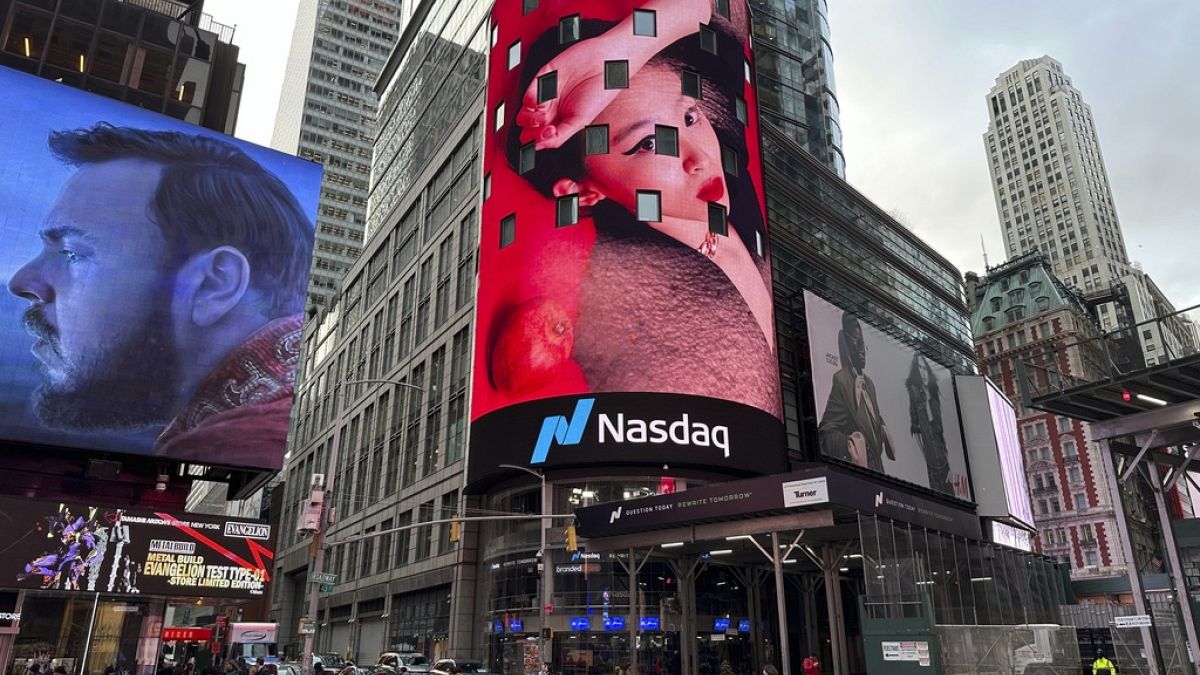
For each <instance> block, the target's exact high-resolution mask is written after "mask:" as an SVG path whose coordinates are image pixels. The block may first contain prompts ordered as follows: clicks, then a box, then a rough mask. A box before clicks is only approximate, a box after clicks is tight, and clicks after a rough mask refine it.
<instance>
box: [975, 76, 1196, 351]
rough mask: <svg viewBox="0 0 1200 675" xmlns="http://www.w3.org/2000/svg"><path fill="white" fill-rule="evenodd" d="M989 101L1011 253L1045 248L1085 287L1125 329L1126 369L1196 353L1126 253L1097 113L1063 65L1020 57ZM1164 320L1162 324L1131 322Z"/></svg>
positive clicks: (1059, 272) (1114, 324) (995, 185)
mask: <svg viewBox="0 0 1200 675" xmlns="http://www.w3.org/2000/svg"><path fill="white" fill-rule="evenodd" d="M987 106H988V112H989V122H988V130H987V132H985V133H984V136H983V138H984V144H985V146H986V147H987V154H988V168H989V171H990V172H991V178H992V190H993V192H994V193H995V197H996V211H997V213H998V215H999V220H1000V225H1001V227H1002V228H1003V233H1004V251H1005V254H1006V257H1008V258H1010V259H1011V258H1013V257H1016V256H1019V255H1022V254H1025V253H1030V252H1034V251H1037V252H1041V253H1042V254H1043V255H1045V256H1046V257H1048V258H1049V260H1050V263H1051V265H1052V267H1053V272H1054V275H1055V276H1057V277H1058V278H1059V279H1062V281H1063V283H1065V284H1067V285H1068V286H1074V287H1075V288H1078V289H1079V290H1080V291H1082V293H1083V296H1084V298H1085V300H1086V301H1087V304H1088V305H1089V306H1090V307H1093V308H1095V313H1096V315H1097V318H1098V319H1099V321H1100V326H1101V328H1102V329H1104V330H1105V331H1110V330H1114V329H1117V328H1122V329H1128V330H1127V334H1126V335H1125V342H1126V343H1128V344H1126V345H1125V348H1120V347H1118V350H1119V351H1123V352H1124V356H1123V357H1122V358H1123V359H1124V360H1123V361H1122V363H1123V364H1125V365H1124V366H1122V367H1141V366H1143V365H1145V366H1153V365H1155V364H1157V363H1162V362H1163V361H1165V360H1167V359H1169V358H1172V357H1173V356H1175V357H1177V356H1180V355H1184V354H1190V353H1192V352H1193V351H1195V349H1196V345H1195V344H1194V343H1193V341H1192V340H1191V339H1190V335H1189V332H1190V328H1189V327H1188V326H1187V321H1186V319H1185V318H1184V317H1182V316H1177V315H1176V313H1175V308H1174V307H1173V306H1172V305H1171V303H1170V301H1169V300H1168V299H1167V298H1166V297H1165V295H1163V293H1162V291H1161V290H1159V288H1158V286H1157V285H1156V284H1155V283H1154V281H1153V280H1152V279H1151V277H1150V275H1149V274H1147V273H1145V272H1143V271H1142V269H1141V267H1140V266H1139V265H1138V264H1136V263H1132V262H1131V261H1130V260H1129V254H1128V252H1127V250H1126V247H1125V238H1124V235H1123V233H1122V232H1121V223H1120V221H1119V220H1118V218H1117V212H1116V207H1115V206H1114V205H1113V196H1112V187H1111V186H1110V185H1109V182H1108V171H1107V170H1106V169H1105V166H1104V157H1103V155H1102V154H1101V152H1100V139H1099V136H1098V135H1097V133H1096V126H1095V123H1094V122H1093V121H1092V110H1091V108H1090V107H1088V105H1087V104H1086V103H1084V102H1083V97H1082V96H1081V95H1080V93H1079V90H1078V89H1076V88H1075V87H1074V86H1073V85H1072V84H1071V78H1069V77H1067V75H1066V73H1064V72H1063V68H1062V64H1061V63H1059V62H1058V61H1056V60H1054V59H1052V58H1050V57H1049V56H1042V57H1039V58H1036V59H1026V60H1023V61H1021V62H1020V63H1018V64H1017V65H1015V66H1013V67H1012V68H1009V69H1008V70H1006V71H1005V72H1003V73H1001V75H1000V76H999V77H997V78H996V84H995V86H993V87H992V89H991V91H990V92H988V96H987ZM1159 318H1161V319H1163V321H1164V325H1166V327H1167V329H1166V330H1165V331H1163V330H1160V328H1159V326H1158V325H1157V324H1155V325H1153V326H1145V327H1142V328H1141V329H1138V330H1136V331H1135V330H1134V329H1133V326H1134V325H1135V324H1139V325H1140V324H1142V323H1145V322H1149V321H1151V320H1153V319H1159Z"/></svg>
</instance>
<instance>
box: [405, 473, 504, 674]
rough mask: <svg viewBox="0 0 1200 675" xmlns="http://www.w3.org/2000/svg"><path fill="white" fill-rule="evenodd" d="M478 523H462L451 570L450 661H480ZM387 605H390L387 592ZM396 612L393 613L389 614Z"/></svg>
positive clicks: (476, 502) (475, 500)
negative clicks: (460, 535)
mask: <svg viewBox="0 0 1200 675" xmlns="http://www.w3.org/2000/svg"><path fill="white" fill-rule="evenodd" d="M480 501H481V500H480V499H479V498H478V497H471V498H468V499H467V501H466V502H465V503H466V504H467V505H468V507H478V506H479V502H480ZM481 527H482V524H481V523H479V522H474V523H472V522H470V521H467V522H464V523H463V528H462V538H461V540H460V541H459V543H458V561H457V562H458V564H457V565H455V569H454V585H453V586H452V587H451V591H450V593H451V594H450V653H449V657H450V658H452V659H480V660H483V657H484V654H483V648H482V646H481V645H480V639H481V637H482V633H483V628H482V624H481V623H480V617H481V616H482V612H481V611H480V608H479V606H478V604H477V602H476V600H477V599H478V598H479V597H480V596H479V594H478V593H477V592H476V590H477V589H476V584H477V582H478V574H479V572H478V562H479V530H480V528H481ZM388 604H389V606H390V604H391V597H390V592H389V598H388ZM391 611H395V610H391Z"/></svg>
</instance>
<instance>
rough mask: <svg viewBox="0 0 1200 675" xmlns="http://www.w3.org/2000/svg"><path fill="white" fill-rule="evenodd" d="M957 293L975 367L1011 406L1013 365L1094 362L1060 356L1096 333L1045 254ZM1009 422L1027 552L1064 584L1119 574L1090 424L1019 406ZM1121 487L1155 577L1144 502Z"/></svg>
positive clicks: (1076, 370)
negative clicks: (1066, 576) (1016, 451)
mask: <svg viewBox="0 0 1200 675" xmlns="http://www.w3.org/2000/svg"><path fill="white" fill-rule="evenodd" d="M967 295H968V302H969V303H970V304H971V323H972V332H973V334H974V335H975V352H976V354H977V356H978V359H979V363H980V366H981V368H982V370H983V372H984V373H985V374H986V375H987V376H988V377H990V378H991V379H992V380H993V381H994V382H995V383H996V384H998V385H1000V386H1001V387H1002V388H1003V390H1004V391H1005V393H1006V394H1008V396H1009V397H1010V398H1011V399H1012V400H1013V401H1016V402H1019V401H1020V400H1021V391H1020V389H1019V385H1018V381H1019V380H1020V378H1021V377H1023V376H1025V375H1023V374H1022V372H1021V370H1022V365H1021V364H1022V363H1023V362H1029V363H1033V364H1038V363H1041V362H1043V361H1044V359H1046V358H1049V357H1048V356H1047V353H1048V351H1050V350H1053V351H1054V352H1055V353H1057V354H1059V356H1058V358H1059V363H1058V368H1059V369H1061V371H1062V372H1064V373H1068V374H1072V375H1075V376H1078V377H1085V378H1086V377H1087V376H1088V374H1087V373H1086V372H1084V371H1085V369H1086V368H1088V367H1089V366H1090V364H1095V363H1098V362H1099V360H1098V359H1096V358H1093V357H1092V355H1088V354H1084V353H1083V350H1084V347H1082V346H1077V347H1076V348H1074V349H1066V350H1065V351H1064V348H1066V347H1068V346H1069V345H1072V344H1076V343H1078V342H1080V341H1083V340H1087V339H1089V338H1093V337H1097V336H1099V335H1100V329H1099V326H1098V325H1097V323H1096V320H1095V318H1094V317H1093V316H1092V315H1091V314H1090V313H1089V312H1088V309H1087V307H1086V305H1085V304H1084V301H1083V299H1082V296H1081V295H1080V294H1079V292H1078V291H1076V290H1075V289H1073V288H1069V287H1067V286H1066V285H1065V284H1064V283H1063V282H1062V281H1061V280H1059V278H1058V277H1056V276H1055V275H1054V273H1053V272H1052V271H1051V263H1050V260H1049V259H1048V258H1046V256H1044V255H1042V254H1039V253H1032V254H1027V255H1023V256H1019V257H1017V258H1014V259H1012V260H1010V261H1009V262H1007V263H1004V264H1002V265H999V266H997V267H993V268H991V269H989V270H988V273H987V275H986V276H984V277H978V276H976V275H974V274H970V273H969V274H968V275H967ZM1026 372H1027V373H1028V374H1030V375H1031V376H1033V377H1038V376H1044V373H1042V374H1039V373H1037V372H1036V370H1029V371H1026ZM1017 421H1018V425H1019V427H1020V433H1021V448H1022V453H1023V456H1024V459H1025V473H1026V477H1027V479H1028V484H1029V492H1030V501H1031V503H1032V505H1033V513H1034V519H1035V524H1036V526H1037V530H1038V531H1037V535H1036V539H1035V541H1036V546H1037V550H1038V551H1040V552H1041V553H1044V554H1045V555H1048V556H1051V557H1054V558H1057V559H1059V560H1061V561H1062V562H1064V563H1068V564H1070V566H1071V577H1072V578H1074V579H1087V578H1101V577H1111V576H1116V575H1120V574H1124V570H1125V566H1126V561H1125V559H1124V555H1123V553H1122V550H1121V544H1120V542H1119V541H1117V540H1116V536H1117V535H1116V532H1117V528H1116V523H1115V514H1114V510H1113V502H1112V495H1110V494H1109V488H1108V478H1107V476H1106V475H1105V473H1104V472H1105V468H1104V464H1103V462H1102V460H1101V457H1100V455H1099V449H1098V448H1097V447H1096V445H1095V444H1094V443H1092V442H1091V432H1090V425H1089V424H1088V423H1086V422H1082V421H1080V420H1075V419H1071V418H1067V417H1060V416H1057V415H1052V414H1049V413H1045V412H1042V411H1039V410H1033V409H1029V408H1025V407H1023V406H1018V409H1017ZM1128 489H1129V490H1130V491H1131V493H1130V494H1127V495H1126V496H1125V508H1126V509H1127V511H1128V513H1129V521H1130V523H1129V525H1130V535H1131V536H1132V537H1133V540H1134V542H1133V543H1134V554H1135V557H1136V558H1137V559H1138V566H1139V568H1140V569H1142V570H1145V571H1157V570H1155V569H1154V567H1155V566H1156V563H1155V556H1156V551H1157V550H1158V546H1157V537H1156V535H1155V533H1154V531H1153V530H1152V528H1151V525H1150V522H1151V520H1153V519H1151V518H1150V517H1149V516H1150V513H1149V510H1148V507H1147V502H1146V500H1145V499H1143V498H1142V497H1143V495H1140V494H1138V493H1137V490H1138V488H1137V487H1136V486H1135V485H1130V487H1129V488H1128Z"/></svg>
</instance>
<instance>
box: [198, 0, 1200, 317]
mask: <svg viewBox="0 0 1200 675" xmlns="http://www.w3.org/2000/svg"><path fill="white" fill-rule="evenodd" d="M481 1H482V0H481ZM205 11H206V12H208V13H209V14H212V15H213V17H214V18H215V19H216V20H217V21H220V22H222V23H228V24H236V25H237V33H236V37H235V42H236V43H237V44H238V45H239V46H240V47H241V54H242V61H243V62H245V63H246V64H247V66H246V80H247V82H246V91H245V95H244V97H243V99H242V107H241V113H240V117H239V123H238V134H237V135H238V136H239V137H241V138H245V139H247V140H250V141H254V142H256V143H262V144H264V145H265V144H268V143H269V142H270V138H271V129H272V126H273V122H274V116H275V110H276V107H277V105H278V100H279V88H280V84H281V82H282V80H283V69H284V64H285V63H286V60H287V51H288V45H289V43H290V38H291V30H292V26H293V23H294V21H295V13H296V0H273V1H272V2H269V3H265V2H248V1H247V0H207V1H206V3H205ZM829 11H830V16H829V22H830V26H831V30H832V33H833V55H834V71H835V78H836V80H837V88H838V99H839V101H840V102H841V109H842V116H841V121H842V130H843V136H844V143H845V145H844V149H845V152H846V167H847V178H848V179H849V181H850V182H851V183H853V184H854V185H855V187H857V188H858V189H859V190H860V191H862V192H863V193H864V194H866V195H867V196H868V197H870V198H871V199H872V200H874V201H875V202H876V203H877V204H879V205H880V206H881V207H882V208H884V209H885V210H887V211H889V212H892V213H893V214H895V215H897V216H898V217H899V218H900V219H901V220H902V221H903V222H905V223H906V224H908V225H909V226H910V227H912V228H913V230H914V231H916V232H917V233H918V234H919V235H920V236H921V237H923V238H924V239H925V240H926V241H928V242H929V243H930V244H932V245H933V246H934V248H936V249H937V250H938V251H940V252H941V253H942V254H943V255H945V256H946V257H947V258H949V259H950V261H951V262H952V263H954V264H955V265H956V266H958V267H959V268H960V269H961V270H962V271H967V270H976V271H982V269H983V253H982V248H981V245H980V237H981V236H982V237H983V240H984V242H986V246H987V252H988V259H989V262H991V263H992V264H993V265H995V264H997V263H999V262H1001V261H1002V260H1003V259H1004V247H1003V244H1002V243H1001V238H1000V226H999V223H998V220H997V217H996V207H995V202H994V200H993V198H992V191H991V187H990V185H989V179H988V173H987V164H986V158H985V155H984V150H983V140H982V134H983V132H984V130H985V129H986V128H987V110H986V108H985V106H984V97H985V96H986V95H987V92H988V90H989V89H990V88H991V86H992V84H993V83H994V80H995V78H996V76H997V75H999V74H1000V73H1001V72H1002V71H1004V70H1006V69H1007V68H1009V67H1010V66H1012V65H1015V64H1016V63H1017V62H1018V61H1020V60H1021V59H1025V58H1033V57H1037V56H1041V55H1043V54H1048V55H1050V56H1052V57H1054V58H1056V59H1058V60H1059V61H1061V62H1062V64H1063V68H1064V70H1065V71H1066V73H1067V74H1068V75H1069V76H1070V77H1071V79H1072V80H1073V81H1074V84H1075V86H1076V87H1077V88H1078V89H1079V90H1080V91H1081V92H1082V94H1083V97H1084V100H1085V101H1086V102H1087V103H1088V104H1089V105H1090V106H1091V107H1092V112H1093V114H1094V117H1095V122H1096V128H1097V132H1098V133H1099V135H1100V145H1101V149H1102V153H1103V155H1104V159H1105V163H1106V165H1107V168H1108V173H1109V176H1110V178H1111V180H1112V188H1113V193H1114V195H1113V199H1114V201H1115V203H1116V206H1117V215H1118V217H1119V218H1120V221H1121V227H1122V229H1123V230H1124V232H1125V241H1126V243H1127V245H1128V247H1129V255H1130V257H1131V258H1132V259H1133V260H1135V261H1139V262H1141V263H1142V264H1143V266H1144V268H1145V270H1146V271H1147V272H1149V273H1150V275H1151V276H1153V277H1154V278H1155V280H1156V281H1157V282H1158V284H1159V285H1160V286H1161V287H1162V288H1163V289H1164V291H1165V292H1166V293H1167V295H1168V296H1169V297H1170V298H1171V300H1172V301H1173V302H1174V303H1175V305H1176V307H1179V308H1182V307H1187V306H1190V305H1194V304H1200V284H1198V283H1197V282H1196V280H1195V277H1196V270H1197V268H1198V267H1200V266H1198V265H1197V264H1196V262H1195V261H1196V260H1197V258H1198V257H1200V207H1198V206H1197V204H1198V203H1200V202H1198V201H1197V199H1196V193H1197V192H1200V190H1198V188H1200V123H1198V120H1200V83H1198V82H1197V78H1198V77H1200V76H1198V73H1200V38H1198V37H1197V36H1198V35H1200V2H1195V1H1193V0H1176V1H1175V2H1166V1H1165V0H1142V1H1141V2H1128V1H1127V0H1123V1H1116V0H1113V1H1109V0H1103V1H1101V0H1058V1H1056V2H1044V1H1039V0H1006V1H1005V2H995V1H993V0H936V1H935V0H903V1H900V0H829Z"/></svg>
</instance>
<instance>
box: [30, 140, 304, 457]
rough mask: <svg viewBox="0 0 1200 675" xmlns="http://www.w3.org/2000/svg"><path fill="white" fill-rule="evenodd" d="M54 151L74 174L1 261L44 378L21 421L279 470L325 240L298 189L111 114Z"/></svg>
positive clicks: (253, 166)
mask: <svg viewBox="0 0 1200 675" xmlns="http://www.w3.org/2000/svg"><path fill="white" fill-rule="evenodd" d="M181 126H182V125H181ZM47 149H48V151H49V152H50V153H52V154H53V156H54V157H55V158H56V159H57V160H58V161H59V162H61V163H62V165H63V166H65V167H67V168H68V169H69V171H70V174H69V177H68V178H67V180H66V182H65V184H62V187H61V189H59V190H58V191H57V194H55V193H54V191H52V190H47V191H46V198H45V204H44V206H43V212H44V214H45V215H44V217H43V218H42V219H41V220H40V222H29V223H24V225H25V227H24V229H23V230H22V231H21V232H19V234H18V236H20V237H23V238H25V239H26V240H24V241H21V242H16V243H19V244H21V245H22V247H23V248H25V249H26V250H27V251H28V253H25V254H24V257H23V259H20V260H18V259H9V260H6V262H10V263H11V264H13V265H14V267H15V268H16V269H15V270H14V271H12V272H11V276H10V277H9V279H8V284H7V285H8V290H9V291H10V292H11V293H12V295H13V296H16V297H17V298H19V299H20V300H21V301H23V304H24V306H23V308H22V309H21V310H20V314H19V315H17V316H14V317H13V318H14V319H17V320H19V321H20V322H21V323H22V324H23V326H24V328H25V331H26V332H27V333H28V335H29V337H30V338H31V340H30V342H29V343H26V345H27V346H26V348H28V349H31V350H32V354H33V356H34V357H35V358H36V365H37V369H38V373H39V374H38V380H37V384H36V387H35V388H34V389H33V392H32V395H31V397H30V398H31V400H29V401H28V402H27V406H26V410H28V411H31V413H32V417H33V419H32V420H31V421H29V422H27V423H26V424H27V426H26V428H28V427H33V426H35V425H36V426H37V427H40V428H41V429H45V430H46V431H47V433H55V432H60V433H61V432H65V433H68V434H72V435H74V437H75V438H84V439H89V438H90V439H97V440H99V439H103V438H104V437H105V436H114V437H120V436H124V437H126V438H137V437H138V435H139V434H141V437H142V438H146V439H151V438H152V439H153V440H152V441H149V443H148V444H149V446H150V447H147V448H144V449H143V448H138V447H136V443H134V444H131V445H134V447H132V448H129V449H131V450H133V451H141V452H150V453H152V454H155V455H159V456H163V457H166V458H170V459H178V460H185V461H193V462H199V463H205V464H224V465H233V466H239V465H240V466H251V467H257V468H273V467H277V466H278V464H279V461H280V457H281V455H282V449H283V446H284V442H285V440H286V435H287V426H288V417H289V414H290V408H291V401H292V389H293V384H294V379H295V367H296V364H297V362H298V355H299V346H300V327H301V318H302V312H303V309H304V303H305V296H306V289H307V279H308V266H309V261H310V256H311V247H312V237H313V226H312V222H311V220H310V218H309V217H308V215H306V213H305V212H304V210H303V209H302V207H301V206H300V204H299V202H298V201H297V199H296V197H295V196H294V195H293V193H292V191H291V189H290V188H289V186H288V185H286V184H285V183H284V182H283V181H282V180H281V179H280V178H279V177H278V176H276V175H275V174H274V173H272V172H271V171H269V170H267V169H266V168H264V167H263V165H262V164H260V163H259V162H258V161H256V160H255V159H253V158H251V157H250V156H249V155H248V154H247V153H246V152H244V151H243V150H242V149H240V148H239V147H237V146H236V145H235V144H233V143H230V142H228V141H226V140H223V139H221V138H218V137H215V136H214V135H212V134H209V133H200V132H199V130H197V131H196V133H189V132H187V131H167V130H158V129H150V128H138V127H132V126H113V125H110V124H107V123H104V122H101V123H97V124H93V125H92V126H89V127H85V128H75V129H53V130H51V132H50V134H49V140H48V148H47ZM10 229H11V228H10ZM14 258H15V256H14ZM28 436H29V437H27V438H24V439H23V440H30V441H34V442H39V441H41V440H42V439H41V438H39V437H38V434H37V432H36V431H35V432H32V433H29V434H28ZM83 442H84V443H87V441H83ZM100 444H101V446H103V442H102V441H101V442H100Z"/></svg>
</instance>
